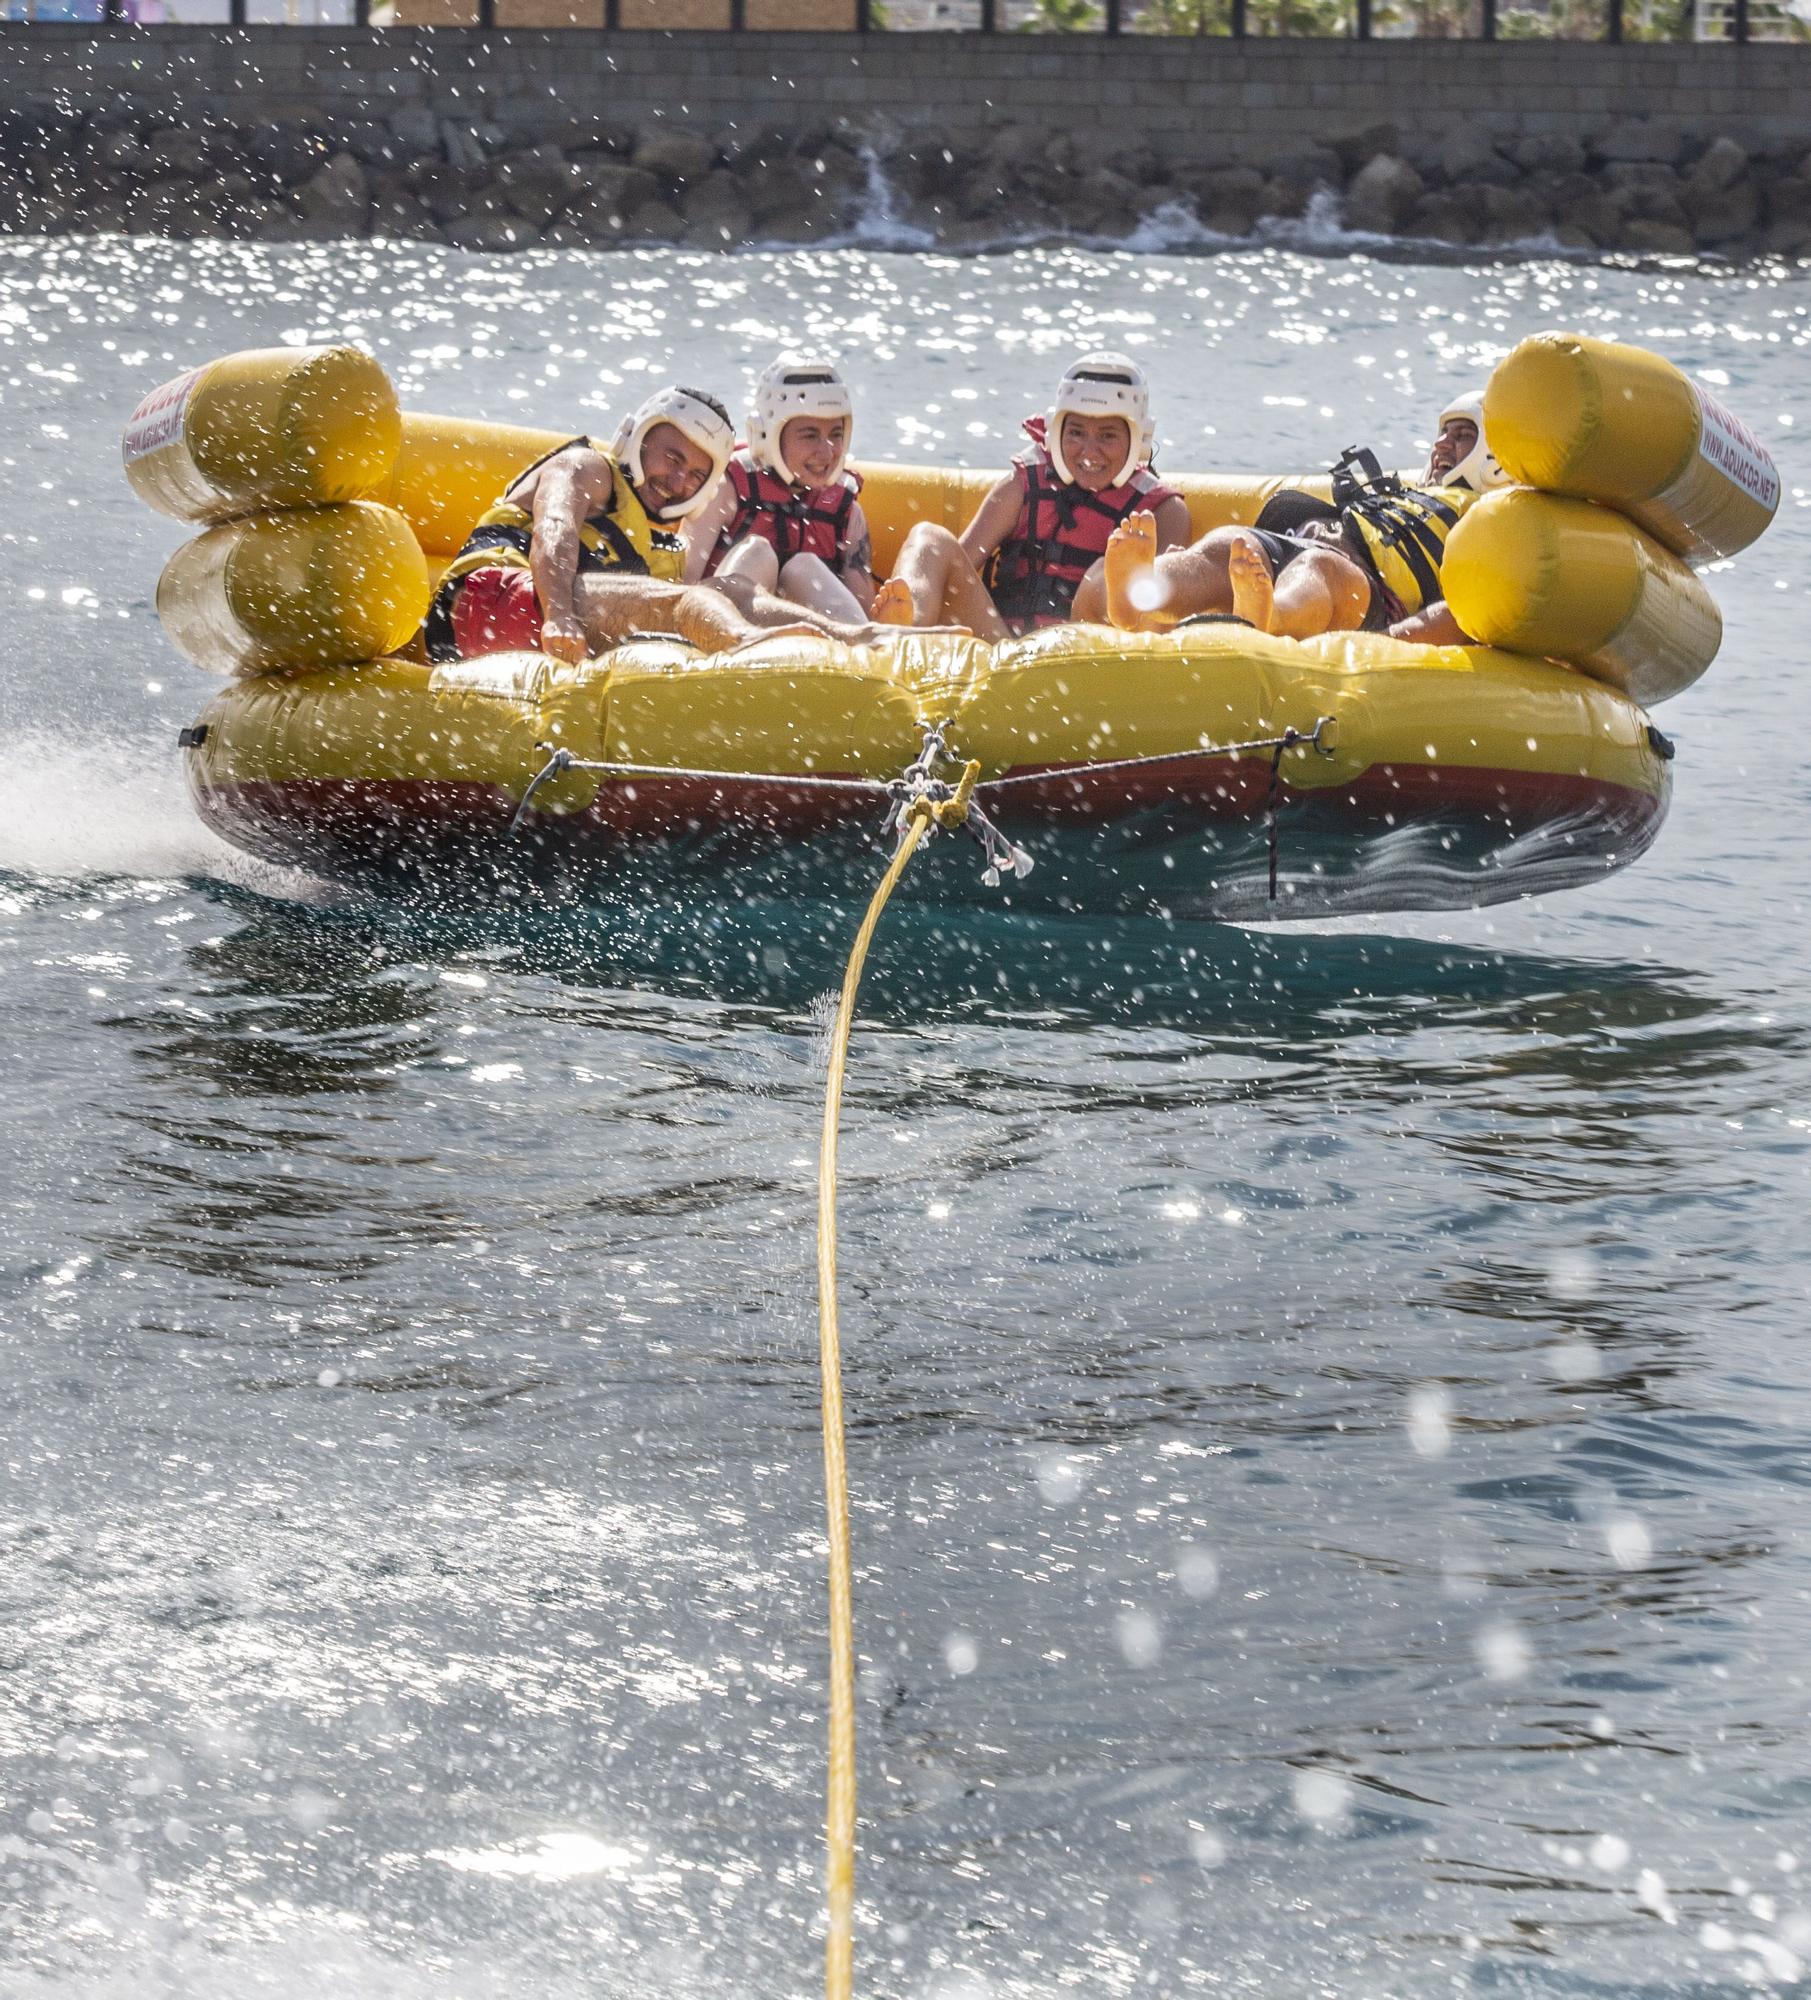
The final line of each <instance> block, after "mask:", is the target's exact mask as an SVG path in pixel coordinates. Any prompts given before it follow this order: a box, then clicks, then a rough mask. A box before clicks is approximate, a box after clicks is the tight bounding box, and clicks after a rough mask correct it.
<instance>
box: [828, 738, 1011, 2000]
mask: <svg viewBox="0 0 1811 2000" xmlns="http://www.w3.org/2000/svg"><path fill="white" fill-rule="evenodd" d="M980 774H981V767H980V765H979V764H975V763H971V764H969V765H967V766H966V767H965V768H964V770H963V773H962V778H961V782H960V783H959V784H958V785H957V787H956V791H955V795H954V797H952V798H946V799H932V798H927V797H920V798H917V799H915V800H913V801H912V803H911V805H910V806H909V807H907V808H906V811H905V814H904V818H903V821H902V824H901V828H900V838H899V846H898V849H897V850H896V852H895V853H894V856H893V859H892V861H891V863H890V864H889V865H888V868H887V872H886V873H885V874H884V875H883V876H882V877H881V878H880V886H879V887H878V888H877V889H876V890H875V891H874V894H873V897H872V899H871V900H870V901H869V904H868V914H867V915H866V916H865V917H863V919H862V923H861V929H860V930H858V931H857V932H856V934H855V944H854V946H853V948H852V949H851V950H850V953H849V963H848V967H847V968H846V970H845V971H844V973H843V991H842V998H841V1000H840V1001H839V1002H838V1003H837V1009H836V1022H835V1025H834V1026H833V1027H832V1028H831V1031H830V1074H829V1078H828V1080H827V1082H826V1084H825V1086H824V1130H823V1137H822V1139H821V1141H820V1143H819V1146H818V1161H817V1330H818V1361H819V1368H820V1371H821V1374H822V1378H823V1410H824V1507H825V1512H826V1515H827V1517H828V1533H829V1538H830V1782H829V1788H828V1795H827V1800H826V1805H825V1812H824V1841H825V1845H826V1848H827V1850H828V1852H827V1855H826V1869H825V1894H826V1899H827V1902H828V1907H829V1918H830V1924H829V1931H828V1935H827V1936H826V1938H825V1940H824V1992H825V1996H826V2000H849V1996H850V1993H851V1990H852V1989H851V1981H852V1979H853V1976H854V1966H855V1615H854V1608H853V1604H852V1601H851V1596H850V1574H851V1570H850V1556H849V1462H848V1457H847V1453H846V1451H845V1449H844V1442H843V1349H842V1331H841V1328H840V1327H839V1325H838V1323H837V1316H836V1141H837V1134H838V1131H839V1129H840V1127H841V1123H842V1110H843V1075H844V1072H845V1070H846V1069H847V1067H848V1061H849V1035H850V1031H851V1029H852V1028H853V1027H854V1024H855V995H856V990H857V988H858V987H859V986H860V985H861V975H862V967H863V966H864V965H865V964H866V963H867V959H868V947H869V945H870V944H872V943H873V941H874V931H875V927H876V926H877V925H878V924H879V922H880V914H881V912H882V911H883V910H884V909H885V908H886V906H887V899H888V897H890V896H891V895H892V893H893V891H894V889H895V888H897V887H898V885H899V878H900V877H901V876H902V875H903V874H904V873H905V871H906V864H907V862H909V861H910V860H911V858H912V854H913V851H914V850H915V849H916V848H917V846H918V843H919V842H920V841H921V840H922V839H923V838H924V836H925V835H926V834H927V833H928V832H930V831H931V829H932V828H933V827H958V826H960V825H961V824H962V823H963V821H964V820H966V819H967V817H968V802H969V799H970V797H971V796H972V795H973V793H974V789H975V780H976V779H977V778H978V777H979V776H980Z"/></svg>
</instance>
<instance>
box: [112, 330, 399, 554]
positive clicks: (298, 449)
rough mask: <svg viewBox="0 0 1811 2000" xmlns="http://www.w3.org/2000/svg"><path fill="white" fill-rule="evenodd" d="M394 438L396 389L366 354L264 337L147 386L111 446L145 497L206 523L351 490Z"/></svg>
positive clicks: (361, 487) (372, 486) (374, 484)
mask: <svg viewBox="0 0 1811 2000" xmlns="http://www.w3.org/2000/svg"><path fill="white" fill-rule="evenodd" d="M400 438H401V422H400V418H399V416H398V412H397V407H396V391H395V390H394V389H393V388H392V387H391V386H390V378H389V377H388V376H387V375H386V374H385V373H384V371H383V368H382V366H381V365H380V364H379V363H378V362H377V361H375V360H373V359H372V357H371V356H370V355H368V354H363V353H361V352H360V351H359V350H358V349H357V348H356V347H266V348H255V349H253V350H251V351H250V352H248V353H245V354H229V355H227V356H226V357H225V358H224V359H223V360H220V361H210V362H208V363H207V364H206V365H205V366H203V367H200V368H192V369H190V370H189V372H188V373H187V374H186V375H179V376H177V377H176V379H175V380H174V381H172V382H166V383H164V384H163V385H162V386H161V387H160V388H157V389H153V390H152V392H151V393H150V395H148V396H147V397H146V398H145V399H144V401H143V402H142V403H140V404H139V406H138V408H137V409H136V410H134V411H133V413H132V416H131V418H130V420H129V421H128V423H127V425H126V430H125V435H124V436H123V438H122V439H121V441H120V445H121V455H122V457H123V458H124V461H125V468H126V477H127V479H128V480H129V481H130V482H131V485H132V490H133V492H135V493H136V494H137V495H138V497H139V498H140V499H141V500H142V501H144V503H145V505H146V506H147V507H154V508H156V509H157V511H158V512H159V513H160V514H171V515H174V516H175V518H176V519H177V520H179V521H197V522H208V521H226V520H231V519H232V518H233V517H234V516H235V515H238V514H249V513H252V512H254V511H255V510H257V509H260V508H268V507H318V506H323V505H326V504H328V503H331V502H333V501H340V500H361V499H363V498H364V497H365V496H366V495H367V494H370V493H374V492H375V491H376V490H377V489H378V488H379V487H380V486H382V485H383V484H384V482H385V481H386V480H387V479H388V478H389V477H390V475H391V473H392V471H393V470H394V468H395V464H396V452H397V446H398V443H399V441H400Z"/></svg>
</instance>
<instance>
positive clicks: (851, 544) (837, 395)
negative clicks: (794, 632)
mask: <svg viewBox="0 0 1811 2000" xmlns="http://www.w3.org/2000/svg"><path fill="white" fill-rule="evenodd" d="M854 420H855V411H854V404H853V400H852V399H851V397H850V394H849V389H848V385H847V384H846V383H845V382H844V381H843V379H842V377H841V376H840V375H839V374H838V373H837V371H836V369H835V367H834V366H833V365H832V364H831V363H830V362H828V361H824V360H820V359H818V358H816V357H814V356H809V355H799V354H782V355H781V356H780V358H779V359H778V360H777V361H774V362H772V363H771V364H770V365H769V366H768V367H766V368H764V369H763V370H762V371H761V377H760V380H759V381H758V382H757V383H756V384H755V394H754V401H753V404H752V406H751V408H750V410H749V413H748V426H747V431H746V436H747V439H748V442H747V443H746V444H745V445H743V446H741V447H740V448H739V449H738V450H737V451H736V452H735V453H734V455H733V456H732V457H731V459H730V461H729V466H728V470H727V473H726V475H725V478H724V480H723V483H722V485H721V486H719V487H718V488H717V489H716V491H715V492H714V493H713V494H712V495H711V497H710V499H709V500H708V501H707V502H706V503H705V505H704V506H703V507H702V508H700V509H699V511H698V512H697V513H696V514H694V515H693V516H692V517H691V519H690V520H689V521H688V522H687V523H686V529H685V543H686V558H685V575H686V579H687V581H688V582H693V581H697V580H698V579H700V578H704V577H710V578H712V579H714V580H715V582H716V583H717V585H718V586H719V588H721V589H723V590H725V591H728V592H729V593H730V595H731V596H732V597H734V598H735V599H736V601H737V602H738V603H742V602H744V601H746V599H747V596H748V593H749V592H750V591H751V590H754V591H770V592H773V593H775V594H777V595H778V596H780V597H783V598H785V599H787V600H788V601H789V602H790V603H793V604H798V605H803V606H805V607H806V608H807V609H809V610H812V611H817V612H821V613H823V614H824V615H825V616H826V617H829V618H835V619H841V620H843V621H845V622H850V623H853V622H858V621H861V620H865V619H866V618H867V616H868V613H869V610H870V608H871V606H872V605H873V602H874V575H873V554H872V543H871V539H870V537H869V533H868V522H867V517H866V516H865V515H864V514H863V513H862V509H861V502H860V501H859V500H858V499H857V497H856V496H857V495H858V494H859V493H860V491H861V475H860V474H859V473H856V472H852V471H851V470H850V469H849V443H850V438H851V436H852V434H853V430H854Z"/></svg>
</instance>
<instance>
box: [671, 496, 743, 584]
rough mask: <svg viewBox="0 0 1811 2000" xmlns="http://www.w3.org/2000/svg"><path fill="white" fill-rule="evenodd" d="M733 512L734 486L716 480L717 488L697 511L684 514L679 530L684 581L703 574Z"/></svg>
mask: <svg viewBox="0 0 1811 2000" xmlns="http://www.w3.org/2000/svg"><path fill="white" fill-rule="evenodd" d="M735 511H736V489H735V488H734V487H733V486H732V485H731V484H730V483H729V481H728V480H727V479H720V480H719V481H718V482H717V490H716V491H715V492H714V493H713V494H712V495H711V497H710V498H709V499H708V500H707V501H706V502H705V503H704V505H703V506H702V507H700V508H699V510H698V511H697V513H695V514H693V515H691V516H689V517H688V519H687V521H686V524H685V527H684V528H683V529H682V530H681V534H682V535H683V537H684V541H685V570H684V573H683V574H684V581H685V582H687V583H696V582H697V581H698V580H699V579H700V578H701V577H702V576H703V575H704V566H705V564H706V563H707V562H709V561H710V559H711V551H712V549H714V548H715V547H716V546H717V542H718V539H719V537H720V536H721V535H722V533H723V531H724V529H725V528H727V527H728V526H729V523H730V516H731V515H732V514H734V513H735Z"/></svg>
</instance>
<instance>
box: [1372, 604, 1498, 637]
mask: <svg viewBox="0 0 1811 2000" xmlns="http://www.w3.org/2000/svg"><path fill="white" fill-rule="evenodd" d="M1390 637H1391V638H1392V639H1406V640H1407V641H1408V642H1409V644H1410V645H1412V646H1475V645H1476V644H1477V641H1476V640H1475V639H1474V638H1473V637H1472V636H1471V634H1470V633H1469V632H1467V631H1466V630H1464V628H1463V627H1462V626H1461V625H1460V623H1459V621H1458V619H1456V618H1455V617H1454V616H1453V614H1452V613H1451V612H1450V611H1449V610H1448V609H1447V608H1446V599H1445V598H1444V597H1441V598H1436V599H1435V601H1434V602H1433V603H1432V604H1430V605H1428V606H1427V607H1426V608H1425V609H1424V610H1421V611H1417V612H1415V613H1413V614H1412V615H1411V616H1410V617H1407V618H1400V619H1398V620H1397V621H1396V623H1395V624H1394V625H1392V626H1391V627H1390Z"/></svg>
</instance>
